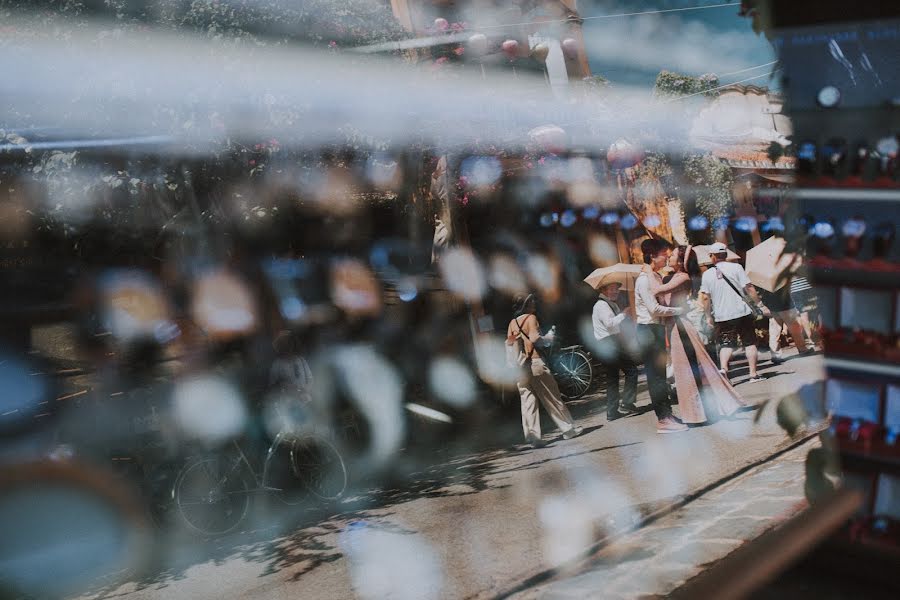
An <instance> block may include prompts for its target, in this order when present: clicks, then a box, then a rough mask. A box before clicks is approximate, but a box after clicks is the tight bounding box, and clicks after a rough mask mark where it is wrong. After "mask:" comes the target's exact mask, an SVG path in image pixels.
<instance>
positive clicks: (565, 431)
mask: <svg viewBox="0 0 900 600" xmlns="http://www.w3.org/2000/svg"><path fill="white" fill-rule="evenodd" d="M513 311H514V314H515V317H514V318H513V319H512V320H511V321H510V322H509V326H508V327H507V329H506V343H507V344H514V343H516V342H517V341H518V340H521V342H522V351H523V352H524V355H525V356H524V360H523V364H522V366H523V368H524V369H525V373H524V376H523V377H522V379H520V380H519V382H518V383H517V387H518V389H519V396H520V398H521V401H522V429H523V430H524V433H525V443H526V444H529V445H530V446H531V447H532V448H539V447H541V446H543V445H544V442H543V440H542V439H541V419H540V415H539V414H538V406H537V403H538V400H540V402H541V404H543V405H544V410H546V411H547V414H549V415H550V418H551V419H553V421H554V423H556V426H557V427H559V429H560V431H562V435H563V438H565V439H567V440H568V439H571V438H573V437H576V436H578V435H581V433H582V431H583V429H582V428H581V427H578V426H576V425H575V421H574V419H572V415H571V414H570V413H569V409H568V408H566V405H565V404H563V402H562V399H561V397H560V393H559V386H557V384H556V380H555V379H554V378H553V375H552V374H551V373H550V369H549V368H548V367H547V365H546V364H545V363H544V360H543V359H542V358H541V355H540V351H539V350H538V347H546V346H549V345H550V344H552V343H553V338H554V335H555V334H554V333H553V331H552V330H551V331H550V332H549V333H548V334H546V335H544V334H542V333H541V325H540V323H539V322H538V318H537V302H536V301H535V299H534V295H532V294H528V295H527V296H525V297H519V298H516V300H515V302H514V303H513Z"/></svg>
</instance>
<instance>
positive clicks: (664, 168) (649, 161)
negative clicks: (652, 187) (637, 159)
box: [638, 152, 672, 181]
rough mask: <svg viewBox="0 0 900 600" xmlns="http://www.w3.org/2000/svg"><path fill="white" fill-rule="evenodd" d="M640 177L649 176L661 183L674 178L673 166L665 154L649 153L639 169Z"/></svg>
mask: <svg viewBox="0 0 900 600" xmlns="http://www.w3.org/2000/svg"><path fill="white" fill-rule="evenodd" d="M638 173H639V176H640V177H644V176H649V177H653V178H656V179H659V180H660V181H662V180H664V179H666V178H668V177H671V176H672V165H671V164H669V159H668V158H667V157H666V155H665V154H661V153H659V152H648V153H647V155H646V156H645V157H644V160H643V161H641V164H640V166H639V167H638Z"/></svg>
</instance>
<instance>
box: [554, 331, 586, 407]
mask: <svg viewBox="0 0 900 600" xmlns="http://www.w3.org/2000/svg"><path fill="white" fill-rule="evenodd" d="M547 363H548V365H549V368H550V372H551V373H552V374H553V377H554V378H555V379H556V383H557V384H558V385H559V393H560V395H562V397H563V399H564V400H577V399H578V398H581V397H582V396H584V395H585V394H586V393H587V391H588V390H589V389H590V387H591V384H592V383H593V378H594V369H593V366H592V365H591V355H590V353H589V352H588V351H587V350H585V349H584V347H583V346H580V345H574V346H564V347H561V348H558V347H557V346H556V345H555V344H554V346H553V347H552V348H551V350H550V353H549V355H548V356H547Z"/></svg>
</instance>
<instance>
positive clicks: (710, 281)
mask: <svg viewBox="0 0 900 600" xmlns="http://www.w3.org/2000/svg"><path fill="white" fill-rule="evenodd" d="M710 256H711V257H712V263H713V264H712V266H711V267H710V268H709V269H707V270H706V272H705V273H703V278H702V279H701V282H700V304H701V305H702V306H703V311H704V312H705V313H706V321H707V323H709V326H710V327H712V328H714V329H715V332H716V339H717V341H718V343H719V346H720V347H719V366H720V368H721V370H722V372H723V373H724V374H725V376H726V377H727V376H728V364H729V362H730V361H731V356H732V354H734V349H735V348H740V347H742V346H743V347H744V350H745V352H746V353H747V362H748V363H749V364H750V379H749V380H748V381H762V378H761V377H760V376H759V374H758V373H757V371H756V364H757V361H758V359H759V353H758V351H757V349H756V331H754V328H753V322H754V321H755V318H754V316H753V311H752V310H751V309H750V305H749V304H748V303H747V302H748V300H746V299H745V296H744V294H746V297H749V299H750V301H752V302H754V303H755V304H756V305H757V306H759V308H760V310H761V311H762V312H763V314H765V313H768V312H769V311H768V309H767V308H766V307H765V306H764V305H763V304H762V302H760V300H759V296H758V295H757V294H756V288H754V287H753V284H752V283H750V279H749V278H748V277H747V273H746V271H744V267H742V266H741V265H739V264H737V263H730V262H727V261H726V260H725V259H726V258H727V257H728V247H727V246H725V244H723V243H722V242H717V243H715V244H713V245H712V246H710ZM741 290H743V294H742V293H741Z"/></svg>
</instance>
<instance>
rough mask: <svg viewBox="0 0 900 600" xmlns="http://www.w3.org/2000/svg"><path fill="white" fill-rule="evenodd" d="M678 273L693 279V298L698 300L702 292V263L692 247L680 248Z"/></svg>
mask: <svg viewBox="0 0 900 600" xmlns="http://www.w3.org/2000/svg"><path fill="white" fill-rule="evenodd" d="M676 271H680V272H681V273H687V274H688V276H689V277H690V278H691V297H692V298H696V297H697V293H698V292H699V291H700V277H701V275H702V272H701V271H700V261H699V260H697V253H696V252H694V249H693V248H692V247H691V246H678V265H677V266H676Z"/></svg>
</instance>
